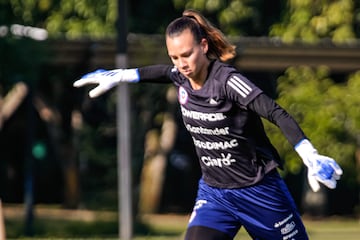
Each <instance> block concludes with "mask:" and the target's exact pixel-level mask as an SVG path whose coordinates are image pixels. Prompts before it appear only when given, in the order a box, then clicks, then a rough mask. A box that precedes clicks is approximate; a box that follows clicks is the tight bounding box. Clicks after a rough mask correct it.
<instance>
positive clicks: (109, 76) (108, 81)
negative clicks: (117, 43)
mask: <svg viewBox="0 0 360 240" xmlns="http://www.w3.org/2000/svg"><path fill="white" fill-rule="evenodd" d="M139 80H140V76H139V72H138V70H137V69H136V68H134V69H115V70H111V71H107V70H104V69H99V70H96V71H94V72H91V73H88V74H85V75H84V76H82V77H81V79H79V80H77V81H75V82H74V84H73V86H74V87H82V86H84V85H88V84H98V86H97V87H95V88H94V89H92V90H91V91H90V92H89V96H90V97H91V98H95V97H98V96H100V95H101V94H103V93H105V92H106V91H108V90H110V89H111V88H113V87H114V86H116V85H117V84H118V83H119V82H138V81H139Z"/></svg>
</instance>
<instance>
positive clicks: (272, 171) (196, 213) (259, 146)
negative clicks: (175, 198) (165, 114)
mask: <svg viewBox="0 0 360 240" xmlns="http://www.w3.org/2000/svg"><path fill="white" fill-rule="evenodd" d="M165 37H166V46H167V50H168V55H169V57H170V59H171V60H172V63H173V65H174V66H169V65H152V66H145V67H140V68H134V69H116V70H112V71H104V70H102V71H96V72H93V73H89V74H87V75H85V76H83V77H82V78H81V79H80V80H78V81H76V82H75V83H74V86H75V87H81V86H84V85H87V84H98V86H97V87H95V88H94V89H93V90H91V91H90V93H89V94H90V97H97V96H99V95H100V94H102V93H104V92H106V91H108V90H109V89H111V88H112V87H114V86H116V85H117V84H118V83H119V82H139V83H150V82H156V83H168V82H172V83H173V84H174V85H175V87H176V88H177V90H178V99H179V103H180V107H181V112H182V117H183V121H184V124H185V127H186V129H187V130H188V131H189V132H190V134H191V136H192V139H193V142H194V145H195V149H196V152H197V155H198V160H199V162H200V166H201V170H202V177H201V179H200V181H199V186H198V194H197V198H196V202H195V206H194V209H193V212H192V214H191V217H190V220H189V224H188V228H187V231H186V234H185V239H186V240H230V239H233V238H234V237H235V235H236V234H237V232H238V231H239V229H240V228H241V227H244V228H245V229H246V230H247V232H248V233H249V235H250V236H251V237H252V238H253V239H267V240H277V239H279V240H280V239H297V240H299V239H308V236H307V233H306V230H305V227H304V225H303V223H302V220H301V218H300V215H299V212H298V210H297V209H296V206H295V203H294V201H293V199H292V197H291V195H290V193H289V191H288V189H287V187H286V185H285V183H284V181H283V179H282V178H281V177H280V175H279V174H278V172H277V168H278V167H281V166H282V163H281V160H280V157H279V155H278V153H277V151H276V150H275V148H274V147H273V146H272V144H271V143H270V141H269V139H268V137H267V136H266V133H265V131H264V127H263V125H262V122H261V117H262V118H265V119H267V120H269V121H270V122H272V123H274V124H275V125H277V126H278V127H279V128H280V129H281V131H282V133H283V134H284V135H285V137H286V138H287V140H288V141H289V142H290V143H291V144H292V145H293V146H294V149H295V151H296V152H297V153H298V154H299V156H300V157H301V159H302V160H303V162H304V164H305V166H306V167H307V170H308V175H307V176H308V180H309V184H310V186H311V188H312V189H313V190H314V191H318V190H319V188H320V183H321V184H323V185H325V186H326V187H328V188H331V189H333V188H335V187H336V182H337V180H339V178H340V175H341V174H342V170H341V168H340V167H339V166H338V164H337V163H336V162H335V161H334V160H333V159H332V158H329V157H326V156H322V155H319V154H318V152H317V150H316V149H315V148H314V147H313V145H312V144H311V142H310V141H309V139H308V138H307V137H306V136H305V134H304V133H303V131H302V130H301V129H300V127H299V126H298V124H297V123H296V122H295V120H294V119H293V118H292V117H291V116H290V115H289V114H288V113H287V112H286V111H285V110H284V109H283V108H281V107H280V106H279V105H278V104H277V103H276V102H275V101H273V100H272V99H271V98H269V97H267V96H266V95H265V94H264V93H263V92H262V91H261V90H260V89H259V88H258V87H257V86H255V85H254V84H253V83H252V82H251V81H249V80H248V79H247V78H246V77H244V76H243V75H241V74H240V73H239V71H238V70H236V69H235V68H234V67H233V66H230V65H228V64H226V63H225V62H226V61H227V60H229V59H231V58H233V57H234V56H235V47H234V46H233V45H231V44H230V43H229V42H228V41H227V39H226V38H225V37H224V35H223V34H222V33H221V31H220V30H219V29H217V28H215V27H214V26H212V25H211V24H210V23H209V22H208V21H207V19H206V18H204V17H203V16H202V15H201V14H200V13H198V12H196V11H193V10H185V11H184V13H183V16H182V17H180V18H177V19H175V20H174V21H173V22H171V23H170V24H169V26H168V27H167V29H166V34H165Z"/></svg>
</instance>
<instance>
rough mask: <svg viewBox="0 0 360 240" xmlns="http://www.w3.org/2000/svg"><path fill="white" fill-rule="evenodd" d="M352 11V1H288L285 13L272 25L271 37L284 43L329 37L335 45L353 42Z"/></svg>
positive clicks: (353, 14)
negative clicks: (276, 37) (280, 19)
mask: <svg viewBox="0 0 360 240" xmlns="http://www.w3.org/2000/svg"><path fill="white" fill-rule="evenodd" d="M355 9H356V6H355V2H354V1H353V0H335V1H334V0H315V1H309V0H307V1H301V0H290V1H288V12H287V13H286V15H285V17H284V19H283V20H282V21H281V22H280V23H278V24H275V25H273V26H272V28H271V31H270V35H271V36H278V37H281V39H282V40H283V41H284V42H287V43H291V42H294V41H297V40H301V41H304V42H308V43H314V42H317V41H319V40H320V39H321V38H331V39H332V41H333V42H335V43H344V42H352V41H354V39H355V38H356V34H355V32H354V30H353V26H354V25H355V21H354V18H355V13H356V11H355Z"/></svg>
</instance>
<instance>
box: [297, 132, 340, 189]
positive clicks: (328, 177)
mask: <svg viewBox="0 0 360 240" xmlns="http://www.w3.org/2000/svg"><path fill="white" fill-rule="evenodd" d="M295 150H296V152H297V153H298V154H299V156H300V157H301V158H302V160H303V162H304V164H305V165H306V166H307V168H308V173H307V177H308V181H309V185H310V187H311V189H312V190H313V191H314V192H317V191H319V189H320V185H319V182H320V183H322V184H324V185H325V186H326V187H328V188H331V189H334V188H336V181H337V180H339V179H340V176H341V175H342V173H343V171H342V169H341V168H340V166H339V165H338V164H337V163H336V162H335V160H334V159H332V158H329V157H326V156H322V155H319V154H318V152H317V150H316V149H315V148H314V147H313V145H312V144H311V143H310V141H309V140H307V139H303V140H301V141H300V142H299V143H298V144H297V145H296V146H295Z"/></svg>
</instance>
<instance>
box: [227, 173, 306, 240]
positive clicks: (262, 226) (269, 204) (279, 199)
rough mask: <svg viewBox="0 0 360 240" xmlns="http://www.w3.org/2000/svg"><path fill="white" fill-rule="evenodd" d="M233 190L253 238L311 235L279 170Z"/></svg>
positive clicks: (269, 238)
mask: <svg viewBox="0 0 360 240" xmlns="http://www.w3.org/2000/svg"><path fill="white" fill-rule="evenodd" d="M234 194H235V198H237V199H238V200H239V201H238V203H239V204H237V209H238V212H239V214H240V215H239V217H240V218H241V221H242V223H243V226H244V227H245V228H246V230H247V231H248V232H249V234H250V235H251V236H252V237H253V239H268V240H276V239H296V240H298V239H302V240H303V239H304V240H305V239H308V236H307V233H306V231H305V227H304V225H303V222H302V220H301V218H300V215H299V213H298V210H297V208H296V205H295V203H294V200H293V198H292V197H291V195H290V193H289V191H288V189H287V186H286V185H285V183H284V181H283V180H282V179H281V177H280V176H279V175H278V174H277V173H272V174H269V175H268V176H266V177H265V179H264V180H263V181H261V183H260V184H258V185H256V186H253V187H249V188H246V189H242V190H240V191H236V192H235V193H234Z"/></svg>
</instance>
